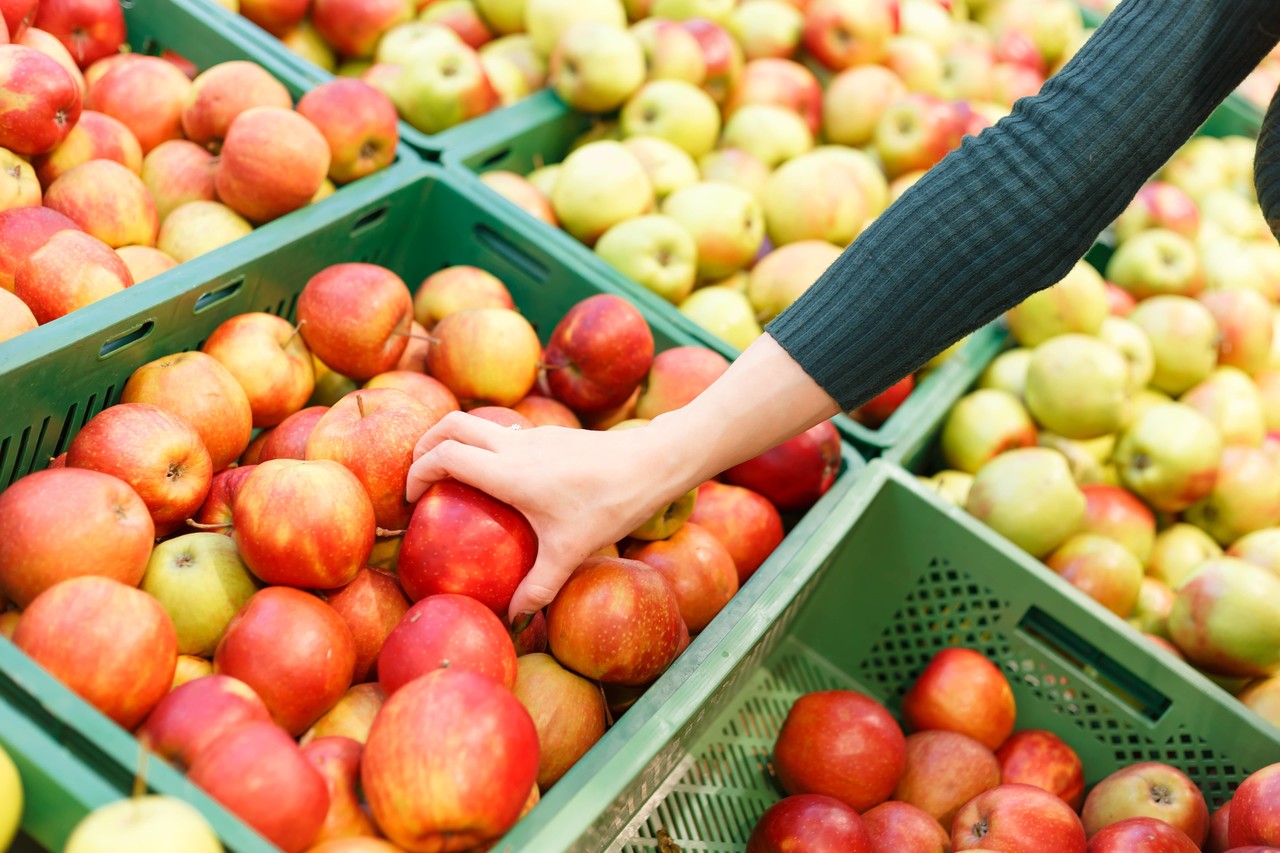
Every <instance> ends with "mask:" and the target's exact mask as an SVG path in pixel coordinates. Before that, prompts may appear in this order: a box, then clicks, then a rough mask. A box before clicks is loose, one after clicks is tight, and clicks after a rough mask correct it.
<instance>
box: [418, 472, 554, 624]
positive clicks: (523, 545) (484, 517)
mask: <svg viewBox="0 0 1280 853" xmlns="http://www.w3.org/2000/svg"><path fill="white" fill-rule="evenodd" d="M537 555H538V541H537V538H536V537H535V536H534V534H533V528H532V527H530V526H529V522H528V521H527V520H526V519H525V517H524V516H523V515H521V514H520V512H519V511H518V510H516V509H515V508H513V507H511V506H508V505H507V504H505V503H503V502H502V501H499V500H497V499H496V498H492V497H490V496H489V495H486V494H485V493H484V492H482V491H480V490H479V489H475V488H472V487H471V486H468V485H466V484H465V483H459V482H457V481H456V480H442V481H440V482H438V483H434V484H433V485H432V486H431V487H430V488H429V489H427V491H426V493H425V494H423V496H422V497H421V498H419V499H418V503H417V505H416V506H415V507H414V509H413V517H412V518H411V519H410V521H409V527H408V530H407V531H406V532H405V535H404V544H403V545H402V546H401V548H400V562H399V566H398V571H399V574H400V582H401V583H402V584H404V591H405V593H407V594H408V596H409V598H410V600H412V601H417V600H419V599H422V598H426V597H427V596H430V595H436V594H439V593H457V594H461V595H466V596H468V597H470V598H473V599H475V600H476V601H478V602H480V603H481V604H483V605H484V606H485V607H488V608H489V609H490V610H492V611H493V612H494V613H496V614H498V616H499V617H500V618H504V619H505V618H506V615H507V607H508V606H509V605H510V604H511V597H512V596H513V595H515V591H516V587H517V586H519V585H520V581H521V580H523V579H524V576H525V575H526V574H528V573H529V570H530V569H531V568H533V561H534V559H535V558H536V557H537Z"/></svg>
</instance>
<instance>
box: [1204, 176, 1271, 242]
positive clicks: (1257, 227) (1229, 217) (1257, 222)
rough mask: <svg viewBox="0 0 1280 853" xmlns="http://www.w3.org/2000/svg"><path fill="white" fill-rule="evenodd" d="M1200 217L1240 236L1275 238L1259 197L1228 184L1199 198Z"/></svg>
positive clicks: (1251, 238) (1237, 236)
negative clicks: (1258, 201)
mask: <svg viewBox="0 0 1280 853" xmlns="http://www.w3.org/2000/svg"><path fill="white" fill-rule="evenodd" d="M1200 217H1201V219H1202V220H1205V221H1208V222H1212V223H1213V224H1215V225H1217V226H1218V228H1219V229H1221V230H1222V232H1223V233H1225V234H1228V235H1230V236H1232V237H1236V238H1238V239H1240V240H1261V239H1267V240H1271V239H1274V238H1272V236H1271V228H1270V226H1268V225H1267V218H1266V216H1264V215H1263V213H1262V208H1260V207H1259V206H1258V203H1257V201H1254V200H1251V199H1247V198H1245V197H1244V196H1242V195H1240V194H1239V193H1238V192H1236V191H1235V190H1233V189H1230V188H1228V187H1222V188H1221V189H1216V190H1211V191H1209V192H1207V193H1205V195H1204V196H1203V197H1202V198H1201V199H1200Z"/></svg>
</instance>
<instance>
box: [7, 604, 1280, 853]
mask: <svg viewBox="0 0 1280 853" xmlns="http://www.w3.org/2000/svg"><path fill="white" fill-rule="evenodd" d="M30 612H31V611H30V610H28V611H27V612H26V613H24V614H23V616H22V622H23V623H25V622H26V621H27V619H28V618H29V617H28V616H27V614H29V613H30ZM18 631H19V632H21V631H22V627H21V625H19V627H18ZM1277 803H1280V764H1272V765H1269V766H1267V767H1263V768H1262V769H1261V770H1257V771H1255V772H1254V773H1252V774H1251V775H1250V776H1249V778H1248V779H1245V780H1244V781H1243V782H1241V783H1240V787H1239V788H1237V789H1236V793H1235V796H1234V797H1232V798H1231V821H1230V823H1229V825H1228V832H1227V837H1228V838H1229V839H1230V841H1231V844H1232V846H1234V847H1241V846H1244V845H1246V844H1261V845H1268V844H1269V845H1272V846H1280V807H1277ZM1192 840H1195V836H1192Z"/></svg>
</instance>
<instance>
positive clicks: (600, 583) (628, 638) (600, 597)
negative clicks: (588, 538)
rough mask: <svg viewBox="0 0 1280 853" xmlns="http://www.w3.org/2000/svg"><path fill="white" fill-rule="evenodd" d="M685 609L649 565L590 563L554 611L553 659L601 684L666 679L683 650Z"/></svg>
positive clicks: (550, 630)
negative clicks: (664, 677)
mask: <svg viewBox="0 0 1280 853" xmlns="http://www.w3.org/2000/svg"><path fill="white" fill-rule="evenodd" d="M683 624H684V620H682V619H681V618H680V607H679V604H678V603H677V601H676V596H675V593H674V592H673V591H672V589H671V586H670V584H668V583H667V581H666V580H665V579H664V578H663V576H662V574H661V573H660V572H658V571H655V570H654V569H651V568H650V567H649V566H647V565H645V564H644V563H640V562H637V561H635V560H624V559H618V558H611V557H589V558H588V559H587V560H586V561H585V562H583V563H582V565H580V566H579V567H578V568H577V569H576V570H575V571H574V573H573V574H572V575H571V576H570V577H569V580H568V581H567V582H566V583H565V585H564V586H563V587H562V588H561V589H560V593H559V594H558V595H557V596H556V599H555V601H553V602H552V603H551V606H550V608H549V609H548V610H547V637H548V644H549V646H550V648H551V653H552V654H553V655H555V657H556V659H557V660H559V661H560V662H561V663H563V664H564V665H565V666H567V667H569V668H570V669H572V670H574V671H575V672H578V673H580V674H582V675H585V676H586V677H588V678H592V679H595V680H597V681H604V682H608V683H611V684H621V685H624V686H634V685H640V684H645V683H646V682H649V681H652V680H653V679H654V678H656V677H657V676H659V675H661V674H662V672H663V671H665V670H666V668H667V667H668V666H670V665H671V662H672V661H673V660H675V658H676V655H677V654H679V651H680V648H679V647H680V634H681V626H682V625H683Z"/></svg>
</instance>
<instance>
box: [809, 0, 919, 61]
mask: <svg viewBox="0 0 1280 853" xmlns="http://www.w3.org/2000/svg"><path fill="white" fill-rule="evenodd" d="M804 13H805V22H804V46H805V48H807V49H808V51H809V52H810V53H811V54H813V56H814V58H815V59H817V60H818V61H819V62H821V63H822V64H823V65H825V66H827V67H828V68H831V69H833V70H837V71H838V70H843V69H845V68H849V67H851V66H854V65H869V64H873V63H878V62H880V61H881V60H882V59H884V58H885V56H886V53H887V49H888V43H889V38H890V37H891V36H892V35H893V34H894V33H895V32H897V30H898V8H897V4H890V3H888V2H885V0H810V2H809V3H808V5H807V7H806V8H805V10H804Z"/></svg>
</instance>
